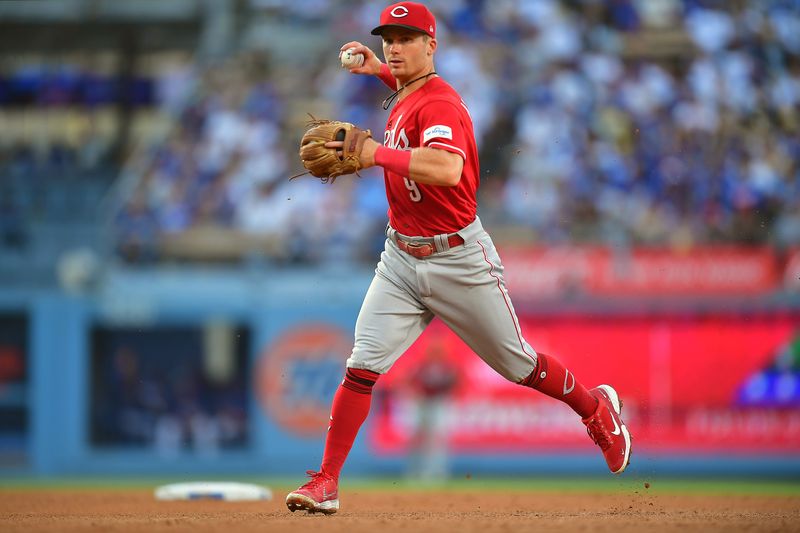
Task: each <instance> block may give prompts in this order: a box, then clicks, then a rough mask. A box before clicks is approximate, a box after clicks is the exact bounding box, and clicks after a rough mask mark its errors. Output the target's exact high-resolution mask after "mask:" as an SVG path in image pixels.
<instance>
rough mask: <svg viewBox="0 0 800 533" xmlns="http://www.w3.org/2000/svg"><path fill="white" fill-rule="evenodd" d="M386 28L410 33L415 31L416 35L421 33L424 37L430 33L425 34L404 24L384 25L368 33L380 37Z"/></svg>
mask: <svg viewBox="0 0 800 533" xmlns="http://www.w3.org/2000/svg"><path fill="white" fill-rule="evenodd" d="M386 28H405V29H407V30H412V31H415V32H417V33H423V34H425V35H430V33H428V32H426V31H424V30H421V29H419V28H417V27H416V26H408V25H406V24H384V25H383V26H378V27H377V28H375V29H374V30H372V31H371V32H370V33H371V34H372V35H380V34H381V32H382V31H383V30H385V29H386Z"/></svg>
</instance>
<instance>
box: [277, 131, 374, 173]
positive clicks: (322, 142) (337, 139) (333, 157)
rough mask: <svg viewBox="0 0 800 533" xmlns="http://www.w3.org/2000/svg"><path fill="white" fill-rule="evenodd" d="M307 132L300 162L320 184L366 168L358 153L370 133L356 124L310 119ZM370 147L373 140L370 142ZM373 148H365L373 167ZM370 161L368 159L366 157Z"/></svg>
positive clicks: (302, 145)
mask: <svg viewBox="0 0 800 533" xmlns="http://www.w3.org/2000/svg"><path fill="white" fill-rule="evenodd" d="M308 126H309V129H308V130H307V131H306V132H305V134H304V135H303V139H302V140H301V141H300V160H301V161H302V163H303V166H304V167H305V168H306V170H307V172H303V173H301V174H296V175H294V176H292V177H291V178H289V179H294V178H296V177H299V176H302V175H303V174H306V173H309V174H311V175H312V176H315V177H317V178H320V179H321V180H322V182H323V183H328V182H333V181H334V180H336V178H337V177H339V176H341V175H343V174H353V173H356V174H358V171H359V170H360V169H362V168H364V167H365V165H364V163H363V162H362V161H361V154H362V152H363V150H364V146H365V145H366V144H367V141H370V140H371V139H370V138H371V137H372V132H370V130H362V129H361V128H359V127H358V126H356V125H355V124H351V123H349V122H342V121H338V120H319V119H316V118H314V117H313V116H312V117H311V120H310V121H309V123H308ZM372 143H373V144H377V143H375V141H372ZM374 152H375V147H371V148H368V152H367V153H368V154H370V153H371V154H372V157H371V159H372V161H373V163H372V164H374ZM368 159H369V158H368Z"/></svg>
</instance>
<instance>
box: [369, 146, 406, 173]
mask: <svg viewBox="0 0 800 533" xmlns="http://www.w3.org/2000/svg"><path fill="white" fill-rule="evenodd" d="M375 164H376V165H380V166H382V167H383V168H385V169H386V170H391V171H392V172H394V173H395V174H400V175H401V176H403V177H406V178H407V177H408V174H409V168H410V167H411V150H395V149H393V148H387V147H385V146H379V147H378V148H377V149H376V150H375Z"/></svg>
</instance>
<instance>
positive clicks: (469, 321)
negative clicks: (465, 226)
mask: <svg viewBox="0 0 800 533" xmlns="http://www.w3.org/2000/svg"><path fill="white" fill-rule="evenodd" d="M460 261H461V262H462V264H461V265H459V266H458V267H456V268H455V269H453V270H454V272H449V273H448V269H447V268H442V269H435V270H434V271H433V277H432V280H431V285H432V289H431V297H430V298H429V299H427V298H426V300H425V303H426V304H427V305H428V307H429V308H430V309H431V310H432V311H433V312H434V313H435V314H436V316H438V317H440V318H441V319H442V321H443V322H444V323H445V324H447V326H448V327H450V329H452V330H453V331H454V332H455V333H456V334H457V335H458V336H459V337H461V339H462V340H463V341H464V342H465V343H467V345H468V346H469V347H470V348H471V349H472V350H473V351H474V352H475V353H476V354H478V356H480V357H481V358H482V359H483V360H484V361H486V362H487V363H488V364H489V366H491V367H492V368H493V369H495V370H496V371H497V372H498V373H499V374H500V375H502V376H503V377H505V378H506V379H508V380H510V381H513V382H518V381H520V380H522V379H524V378H526V377H527V376H528V375H530V373H531V372H532V371H533V369H534V366H535V363H536V352H535V351H534V350H533V348H531V346H530V345H529V344H528V343H527V341H526V340H525V338H524V336H523V334H522V329H521V327H520V324H519V319H518V318H517V315H516V312H515V310H514V305H513V303H512V302H511V297H510V296H509V294H508V290H507V289H506V285H505V280H504V278H503V268H502V265H501V263H500V258H499V256H498V255H497V252H496V251H495V249H494V246H493V245H492V243H491V241H487V242H485V243H483V242H482V243H480V244H479V246H478V247H477V248H476V249H475V251H474V253H472V254H469V256H467V257H463V258H461V259H460Z"/></svg>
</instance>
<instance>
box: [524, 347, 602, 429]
mask: <svg viewBox="0 0 800 533" xmlns="http://www.w3.org/2000/svg"><path fill="white" fill-rule="evenodd" d="M520 385H524V386H525V387H531V388H533V389H536V390H538V391H539V392H543V393H545V394H547V395H548V396H550V397H551V398H555V399H556V400H561V401H562V402H564V403H566V404H567V405H569V406H570V407H572V409H573V410H574V411H575V412H576V413H578V414H579V415H581V418H588V417H590V416H592V415H593V414H594V412H595V411H596V410H597V399H596V398H595V397H594V396H592V395H591V394H589V391H588V390H586V387H584V386H583V385H582V384H581V383H580V382H579V381H578V380H577V379H576V378H575V375H574V374H572V373H571V372H570V371H569V370H567V369H566V367H565V366H564V365H563V364H561V361H559V360H558V359H556V358H555V357H553V356H552V355H545V354H543V353H542V352H536V368H534V369H533V372H531V375H530V376H528V377H527V378H525V379H523V380H522V381H520Z"/></svg>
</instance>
